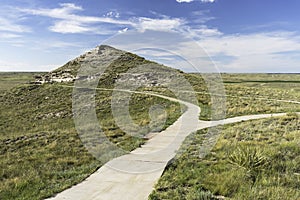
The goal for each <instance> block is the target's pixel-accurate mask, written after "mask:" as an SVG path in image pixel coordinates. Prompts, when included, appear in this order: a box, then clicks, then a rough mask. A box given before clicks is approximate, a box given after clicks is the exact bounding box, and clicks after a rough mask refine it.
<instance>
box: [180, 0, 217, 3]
mask: <svg viewBox="0 0 300 200" xmlns="http://www.w3.org/2000/svg"><path fill="white" fill-rule="evenodd" d="M176 1H177V2H178V3H190V2H193V1H201V2H202V3H213V2H215V1H216V0H176Z"/></svg>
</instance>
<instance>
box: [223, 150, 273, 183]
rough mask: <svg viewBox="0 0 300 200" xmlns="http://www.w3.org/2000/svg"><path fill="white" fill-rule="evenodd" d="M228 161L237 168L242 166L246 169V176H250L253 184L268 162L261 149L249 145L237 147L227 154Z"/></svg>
mask: <svg viewBox="0 0 300 200" xmlns="http://www.w3.org/2000/svg"><path fill="white" fill-rule="evenodd" d="M228 161H229V163H231V164H233V165H235V166H237V167H239V168H243V169H244V170H245V171H246V176H247V177H248V178H250V180H251V181H252V183H253V184H254V183H255V182H256V180H257V178H258V176H259V174H260V173H261V171H262V170H263V169H264V168H265V167H266V165H267V164H268V162H269V161H268V158H267V157H266V156H265V153H264V152H263V151H262V150H261V149H258V148H253V147H249V146H241V147H238V148H237V149H236V150H235V151H234V152H232V153H231V155H229V157H228Z"/></svg>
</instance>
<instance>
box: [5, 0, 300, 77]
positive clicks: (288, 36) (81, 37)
mask: <svg viewBox="0 0 300 200" xmlns="http://www.w3.org/2000/svg"><path fill="white" fill-rule="evenodd" d="M299 8H300V2H299V1H298V0H285V1H283V0H276V1H274V0H264V1H261V0H194V1H193V0H109V1H108V0H88V1H87V0H76V1H67V0H65V1H64V0H43V1H38V0H22V1H21V0H15V1H11V0H2V2H1V5H0V54H1V57H0V71H48V70H52V69H55V68H57V67H59V66H61V65H63V64H64V63H66V62H67V61H68V60H70V59H73V58H75V57H77V56H78V55H80V54H82V53H84V52H85V51H87V50H90V49H92V48H94V47H95V46H97V45H99V44H102V43H107V41H110V40H114V39H111V38H114V37H117V38H119V40H117V41H119V42H120V45H116V46H117V47H119V48H123V49H125V50H130V49H134V48H137V47H138V46H137V45H136V43H137V42H136V41H135V39H134V38H132V37H128V38H127V39H128V41H127V39H124V38H123V40H122V37H120V36H119V35H122V34H125V35H126V33H127V32H130V31H134V32H136V33H138V34H144V36H145V35H147V37H148V38H147V39H145V38H144V40H143V41H142V43H143V45H145V47H148V46H151V48H152V47H155V45H156V43H155V42H153V41H156V38H160V39H161V38H164V40H165V41H167V42H170V43H172V44H170V45H168V47H169V49H168V50H170V51H171V50H173V49H172V48H174V51H175V50H176V52H177V53H178V54H179V55H181V54H187V52H189V55H194V58H197V56H198V57H199V58H200V57H201V56H202V57H203V55H201V56H199V54H201V53H199V51H197V49H192V48H191V46H190V45H189V44H190V43H191V42H193V43H197V44H198V45H199V48H201V51H203V52H206V53H207V54H208V55H209V56H210V58H211V59H212V60H213V62H214V64H216V65H217V67H218V69H219V70H220V71H222V72H286V73H287V72H288V73H292V72H294V73H295V72H298V73H299V72H300V70H299V69H300V13H299ZM149 31H150V32H152V33H153V32H155V34H152V35H151V37H150V38H152V40H150V39H149V35H148V34H145V33H146V32H149ZM165 33H166V34H168V33H170V34H174V33H177V34H180V35H181V36H182V39H177V40H174V39H173V40H171V39H170V38H169V37H168V35H165ZM162 36H164V37H162ZM145 37H146V36H145ZM130 38H131V39H130ZM153 38H154V39H153ZM186 38H190V39H189V40H187V39H186ZM120 40H122V41H120ZM124 40H125V41H124ZM139 42H140V43H141V41H139ZM108 43H109V42H108ZM121 43H122V45H123V46H122V45H121ZM112 44H116V40H114V42H112ZM165 45H166V44H165ZM192 46H193V45H192ZM139 48H141V44H140V46H139ZM160 49H161V48H160ZM137 53H139V52H137ZM147 53H149V52H142V51H140V55H143V56H146V57H147ZM174 57H176V56H173V57H172V56H171V55H167V54H166V52H164V53H163V52H162V51H159V52H156V53H153V54H152V55H151V54H150V53H149V54H148V57H147V58H151V59H154V60H157V61H159V62H162V63H164V64H167V65H171V66H173V67H177V68H181V69H183V70H185V66H184V65H183V64H182V65H181V64H180V62H179V61H178V60H177V59H175V61H176V60H177V61H178V62H177V63H176V62H175V61H174V60H172V58H174ZM186 71H189V70H186Z"/></svg>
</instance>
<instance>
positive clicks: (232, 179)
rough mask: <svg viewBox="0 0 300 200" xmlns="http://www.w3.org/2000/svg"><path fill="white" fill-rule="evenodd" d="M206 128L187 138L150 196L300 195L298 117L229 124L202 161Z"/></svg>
mask: <svg viewBox="0 0 300 200" xmlns="http://www.w3.org/2000/svg"><path fill="white" fill-rule="evenodd" d="M206 131H207V130H200V131H197V132H196V133H194V134H192V135H190V136H189V137H188V138H187V139H186V141H185V143H184V144H183V145H182V147H181V149H180V153H181V154H178V156H177V157H176V158H175V159H174V161H173V162H172V163H171V164H170V165H169V166H168V167H167V169H166V170H165V172H164V174H163V176H162V177H161V179H160V180H159V182H158V184H157V185H156V186H155V190H154V192H153V193H152V194H151V195H150V197H149V199H151V200H156V199H157V200H158V199H172V200H173V199H178V200H179V199H188V200H192V199H193V200H196V199H216V196H219V195H222V196H224V197H226V199H236V200H242V199H247V200H248V199H249V200H250V199H270V200H281V199H289V200H298V199H299V198H300V173H299V172H300V171H299V169H300V148H299V142H300V140H299V138H300V121H299V116H297V115H296V114H290V115H288V116H285V117H280V118H270V119H263V120H253V121H248V122H241V123H238V124H232V125H226V126H225V127H224V129H223V131H222V133H221V136H220V138H219V140H218V142H217V144H216V145H215V147H214V148H213V150H212V151H211V152H210V153H209V154H208V155H207V156H206V157H205V158H203V159H200V158H199V150H200V148H201V143H202V141H203V137H204V135H205V134H206Z"/></svg>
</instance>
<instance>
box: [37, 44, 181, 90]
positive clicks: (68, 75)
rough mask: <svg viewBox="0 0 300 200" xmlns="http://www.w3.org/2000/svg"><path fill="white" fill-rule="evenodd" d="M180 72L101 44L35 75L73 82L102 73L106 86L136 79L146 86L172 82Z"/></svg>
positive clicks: (45, 79)
mask: <svg viewBox="0 0 300 200" xmlns="http://www.w3.org/2000/svg"><path fill="white" fill-rule="evenodd" d="M88 68H93V69H95V70H94V72H93V73H90V72H89V73H84V72H82V71H83V70H84V69H88ZM103 68H105V70H104V69H103ZM79 70H81V71H80V73H79ZM178 72H179V73H183V72H181V71H178V70H175V69H172V68H169V67H166V66H164V65H161V64H158V63H155V62H152V61H148V60H146V59H144V58H143V57H140V56H137V55H135V54H132V53H129V52H126V51H123V50H119V49H116V48H113V47H111V46H108V45H100V46H97V47H96V48H94V49H92V50H90V51H88V52H86V53H84V54H82V55H80V56H79V57H77V58H75V59H73V60H71V61H69V62H68V63H66V64H65V65H63V66H62V67H60V68H58V69H56V70H54V71H51V72H49V73H48V74H46V75H43V76H39V75H38V76H36V77H35V83H36V84H44V83H53V82H74V81H75V80H78V79H84V80H87V81H88V80H92V79H95V78H97V77H98V76H101V77H100V82H101V84H102V86H105V87H109V86H111V85H112V84H115V83H119V84H123V83H124V84H125V83H126V82H128V81H130V82H134V81H136V83H137V84H140V85H144V86H160V85H162V83H170V82H171V80H172V79H174V78H176V73H178Z"/></svg>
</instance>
